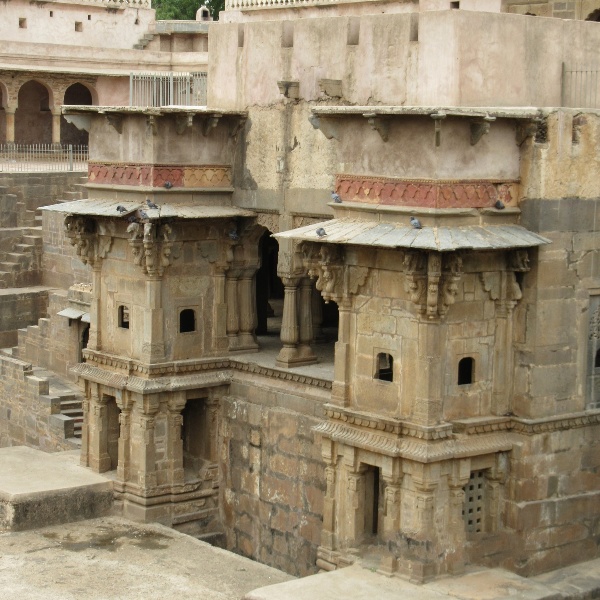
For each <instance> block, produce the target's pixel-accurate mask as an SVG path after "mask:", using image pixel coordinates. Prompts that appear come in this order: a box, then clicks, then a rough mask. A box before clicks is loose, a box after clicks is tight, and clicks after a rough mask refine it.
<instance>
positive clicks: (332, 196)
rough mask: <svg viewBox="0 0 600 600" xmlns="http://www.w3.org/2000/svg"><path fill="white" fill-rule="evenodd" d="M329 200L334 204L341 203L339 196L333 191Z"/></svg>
mask: <svg viewBox="0 0 600 600" xmlns="http://www.w3.org/2000/svg"><path fill="white" fill-rule="evenodd" d="M331 199H332V200H333V201H334V202H335V203H336V204H340V203H341V202H342V199H341V198H340V195H339V194H336V193H335V191H332V192H331Z"/></svg>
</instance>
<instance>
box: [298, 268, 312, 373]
mask: <svg viewBox="0 0 600 600" xmlns="http://www.w3.org/2000/svg"><path fill="white" fill-rule="evenodd" d="M312 288H313V286H312V282H311V280H310V279H308V277H305V278H304V279H303V280H302V281H301V282H300V310H299V321H300V331H299V336H298V341H299V342H300V346H299V348H298V359H299V360H298V363H301V364H304V365H309V364H312V363H316V362H317V357H316V355H315V353H314V352H313V349H312V348H311V344H312V342H313V319H312ZM298 363H296V364H298Z"/></svg>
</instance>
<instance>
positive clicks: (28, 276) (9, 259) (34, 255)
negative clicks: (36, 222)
mask: <svg viewBox="0 0 600 600" xmlns="http://www.w3.org/2000/svg"><path fill="white" fill-rule="evenodd" d="M41 229H42V228H41V227H29V228H26V229H24V230H23V233H22V234H21V236H20V237H19V238H18V241H17V243H15V244H14V246H13V249H12V252H7V251H4V252H0V288H3V289H6V288H15V287H26V286H33V285H39V284H40V283H41V275H42V273H41V261H42V231H41Z"/></svg>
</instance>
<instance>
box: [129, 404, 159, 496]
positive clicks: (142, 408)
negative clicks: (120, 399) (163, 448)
mask: <svg viewBox="0 0 600 600" xmlns="http://www.w3.org/2000/svg"><path fill="white" fill-rule="evenodd" d="M157 412H158V398H145V399H143V400H141V401H138V402H136V406H135V416H136V418H135V421H136V422H135V426H134V427H132V431H131V433H132V439H131V445H132V449H134V450H135V452H136V454H137V460H136V467H137V481H136V483H137V484H138V485H139V486H140V488H142V490H146V491H147V490H150V489H152V488H154V487H156V452H155V444H154V425H155V418H156V413H157Z"/></svg>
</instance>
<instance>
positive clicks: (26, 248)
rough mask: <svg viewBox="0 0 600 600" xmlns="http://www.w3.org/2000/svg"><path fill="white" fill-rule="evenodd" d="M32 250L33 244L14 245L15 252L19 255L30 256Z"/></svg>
mask: <svg viewBox="0 0 600 600" xmlns="http://www.w3.org/2000/svg"><path fill="white" fill-rule="evenodd" d="M34 248H35V246H34V245H33V244H15V250H16V251H17V252H18V253H19V254H31V253H32V252H33V249H34Z"/></svg>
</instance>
